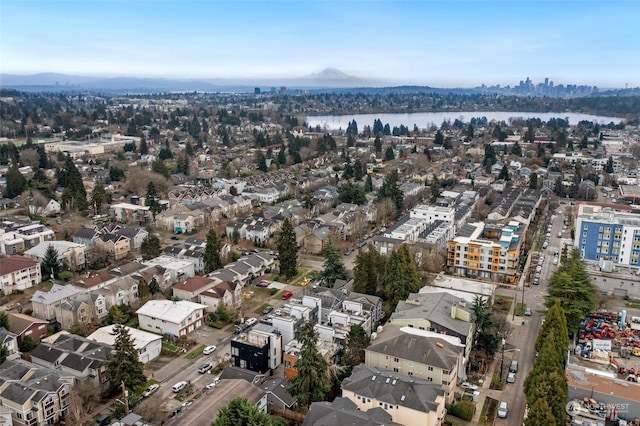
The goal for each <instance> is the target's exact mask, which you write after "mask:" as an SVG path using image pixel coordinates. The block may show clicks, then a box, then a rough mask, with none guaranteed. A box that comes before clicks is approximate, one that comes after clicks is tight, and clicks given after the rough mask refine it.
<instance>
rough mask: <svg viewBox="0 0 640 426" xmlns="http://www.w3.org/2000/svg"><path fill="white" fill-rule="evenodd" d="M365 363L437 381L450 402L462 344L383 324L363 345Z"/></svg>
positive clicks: (461, 368) (461, 372)
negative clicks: (368, 344) (382, 327)
mask: <svg viewBox="0 0 640 426" xmlns="http://www.w3.org/2000/svg"><path fill="white" fill-rule="evenodd" d="M456 340H457V341H456ZM365 364H366V365H368V366H370V367H374V368H383V369H385V370H391V371H393V372H394V373H399V374H404V375H407V376H411V377H419V378H422V379H425V380H427V381H428V382H430V383H437V384H440V385H442V387H443V389H444V390H445V399H446V401H447V403H451V402H453V398H454V393H455V389H456V385H457V383H458V381H459V379H460V378H461V377H464V346H463V345H462V344H461V343H460V341H459V339H457V338H454V337H449V336H443V337H442V338H439V337H438V335H437V333H433V332H427V331H423V330H417V329H415V328H409V327H405V328H402V329H400V328H399V327H394V326H392V325H387V326H385V328H384V330H383V331H382V333H380V334H378V337H377V338H376V340H375V341H374V342H373V344H372V345H371V346H369V347H368V348H366V349H365Z"/></svg>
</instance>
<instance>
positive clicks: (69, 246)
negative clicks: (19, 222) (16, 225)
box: [24, 241, 87, 271]
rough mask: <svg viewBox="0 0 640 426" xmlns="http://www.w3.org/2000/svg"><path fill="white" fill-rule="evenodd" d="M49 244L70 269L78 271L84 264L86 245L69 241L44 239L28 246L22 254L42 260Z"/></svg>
mask: <svg viewBox="0 0 640 426" xmlns="http://www.w3.org/2000/svg"><path fill="white" fill-rule="evenodd" d="M49 246H52V247H53V248H54V250H55V251H56V253H58V260H59V261H60V262H63V263H65V264H66V265H67V266H69V268H70V269H71V270H73V271H78V270H80V269H83V268H84V267H85V266H86V264H87V259H86V251H87V246H85V245H84V244H78V243H72V242H70V241H46V242H44V243H40V244H38V245H37V246H35V247H32V248H30V249H29V250H27V251H25V252H24V254H25V256H29V257H32V258H34V259H37V260H38V261H40V262H42V260H43V259H44V258H45V256H46V255H47V250H48V249H49Z"/></svg>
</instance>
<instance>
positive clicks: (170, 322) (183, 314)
mask: <svg viewBox="0 0 640 426" xmlns="http://www.w3.org/2000/svg"><path fill="white" fill-rule="evenodd" d="M206 308H207V306H206V305H202V304H199V303H193V302H188V301H185V300H180V301H177V302H173V301H171V300H150V301H148V302H147V303H145V304H144V305H143V306H142V307H141V308H140V309H138V310H137V311H136V314H138V322H139V323H140V329H142V330H146V331H150V332H152V333H156V334H162V335H164V334H167V335H170V336H176V337H184V336H186V335H187V334H189V333H191V332H192V331H193V330H195V329H196V328H199V327H200V326H202V325H203V324H204V321H205V318H204V314H205V309H206Z"/></svg>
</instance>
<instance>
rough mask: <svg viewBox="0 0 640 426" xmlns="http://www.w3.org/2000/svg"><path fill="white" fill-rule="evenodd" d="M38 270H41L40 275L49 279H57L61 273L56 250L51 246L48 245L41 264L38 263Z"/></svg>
mask: <svg viewBox="0 0 640 426" xmlns="http://www.w3.org/2000/svg"><path fill="white" fill-rule="evenodd" d="M40 269H41V270H42V275H43V276H47V277H49V278H58V275H59V274H60V272H61V271H62V265H61V264H60V260H59V259H58V250H56V249H55V247H53V245H52V244H49V247H47V251H46V252H45V253H44V257H43V258H42V262H40Z"/></svg>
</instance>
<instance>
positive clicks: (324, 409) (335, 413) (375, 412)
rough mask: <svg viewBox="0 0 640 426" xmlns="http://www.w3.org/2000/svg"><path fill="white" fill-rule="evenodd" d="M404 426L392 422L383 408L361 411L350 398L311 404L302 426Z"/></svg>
mask: <svg viewBox="0 0 640 426" xmlns="http://www.w3.org/2000/svg"><path fill="white" fill-rule="evenodd" d="M345 424H346V425H350V426H402V425H401V424H400V423H395V422H393V421H392V416H391V415H390V414H389V413H387V412H386V411H385V410H384V409H383V408H381V407H374V408H370V409H368V410H366V411H361V410H360V408H358V406H357V405H356V404H355V403H353V402H351V400H350V399H348V398H336V399H335V400H333V402H326V401H322V402H314V403H312V404H311V407H310V408H309V411H308V412H307V415H306V416H305V418H304V422H303V423H302V426H314V425H321V426H341V425H345Z"/></svg>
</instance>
